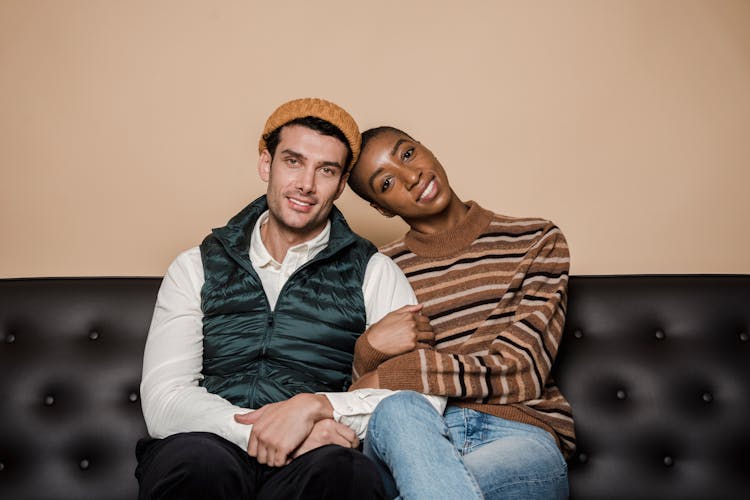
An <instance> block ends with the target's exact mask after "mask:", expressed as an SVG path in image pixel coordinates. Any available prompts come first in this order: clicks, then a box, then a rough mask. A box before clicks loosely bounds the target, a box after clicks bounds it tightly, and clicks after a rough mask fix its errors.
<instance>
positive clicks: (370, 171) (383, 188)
mask: <svg viewBox="0 0 750 500" xmlns="http://www.w3.org/2000/svg"><path fill="white" fill-rule="evenodd" d="M352 176H353V182H354V183H355V184H356V185H358V186H359V187H360V189H362V190H363V191H364V192H365V193H366V194H367V196H369V198H370V200H371V205H372V206H373V207H375V208H376V209H378V210H379V211H380V212H381V213H382V214H383V215H387V216H392V215H398V216H401V217H402V218H403V219H404V220H405V221H406V222H408V223H410V221H412V222H413V221H418V220H424V219H428V218H430V217H431V216H434V215H437V214H440V213H442V212H443V211H444V210H445V209H446V208H447V207H448V206H449V204H450V202H451V197H452V191H451V187H450V185H449V184H448V177H447V176H446V174H445V170H444V169H443V166H442V165H441V164H440V162H439V161H438V160H437V158H435V155H433V154H432V151H430V150H429V149H427V148H426V147H425V146H423V145H422V144H420V143H419V142H417V141H415V140H414V139H411V138H410V137H408V136H406V135H404V134H400V133H396V132H391V131H386V132H383V133H381V134H380V135H378V136H376V137H374V138H372V139H370V141H369V142H368V143H367V146H366V147H365V149H364V150H363V151H362V153H361V155H360V159H359V162H358V163H357V167H356V168H355V169H354V172H352Z"/></svg>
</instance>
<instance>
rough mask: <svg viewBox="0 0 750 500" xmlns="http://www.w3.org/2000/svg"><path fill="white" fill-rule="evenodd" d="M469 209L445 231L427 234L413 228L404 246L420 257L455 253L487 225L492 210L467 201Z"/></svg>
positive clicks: (490, 218)
mask: <svg viewBox="0 0 750 500" xmlns="http://www.w3.org/2000/svg"><path fill="white" fill-rule="evenodd" d="M466 206H467V207H469V210H468V211H467V212H466V215H465V217H464V218H463V219H462V220H461V221H460V222H459V223H458V224H456V226H455V227H453V228H451V229H448V230H446V231H443V232H440V233H435V234H427V233H419V232H417V231H414V230H413V229H412V230H410V231H409V232H408V233H406V236H405V243H406V246H407V247H408V248H409V250H411V251H412V252H414V253H415V254H417V255H419V256H420V257H448V256H451V255H454V254H457V253H459V252H461V251H462V250H464V249H465V248H466V247H468V246H469V245H471V244H472V242H473V241H474V240H476V239H477V238H478V237H479V235H480V234H482V232H483V231H484V230H485V229H486V228H487V226H489V224H490V221H491V220H492V212H490V211H489V210H485V209H484V208H482V207H480V206H479V205H478V204H477V203H476V202H474V201H467V202H466Z"/></svg>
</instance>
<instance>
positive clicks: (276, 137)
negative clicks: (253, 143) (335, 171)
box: [263, 116, 352, 172]
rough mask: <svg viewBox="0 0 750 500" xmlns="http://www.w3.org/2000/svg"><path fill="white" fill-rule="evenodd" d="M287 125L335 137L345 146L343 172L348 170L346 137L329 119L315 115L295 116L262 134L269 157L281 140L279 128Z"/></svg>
mask: <svg viewBox="0 0 750 500" xmlns="http://www.w3.org/2000/svg"><path fill="white" fill-rule="evenodd" d="M288 125H302V126H303V127H307V128H309V129H311V130H314V131H316V132H318V133H319V134H321V135H327V136H329V137H335V138H336V139H338V140H339V141H341V142H342V143H344V146H346V165H343V167H344V172H347V171H349V166H350V164H351V162H352V148H351V146H350V145H349V141H348V140H347V139H346V136H345V135H344V133H343V132H342V131H341V130H340V129H339V128H338V127H337V126H336V125H334V124H332V123H331V122H329V121H326V120H323V119H322V118H318V117H317V116H305V117H304V118H295V119H294V120H292V121H290V122H287V123H285V124H284V125H281V126H280V127H276V128H275V129H273V130H272V131H270V132H269V133H267V134H265V135H264V136H263V140H264V141H266V147H267V148H268V152H269V153H271V158H272V159H273V156H274V155H275V154H276V148H277V147H278V145H279V141H280V140H281V129H283V128H284V127H286V126H288Z"/></svg>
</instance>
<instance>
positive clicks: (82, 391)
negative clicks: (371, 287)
mask: <svg viewBox="0 0 750 500" xmlns="http://www.w3.org/2000/svg"><path fill="white" fill-rule="evenodd" d="M159 283H160V280H159V279H158V278H58V279H17V280H16V279H5V280H0V405H2V406H1V407H2V411H0V498H2V499H7V500H11V499H71V500H72V499H75V500H85V499H92V500H106V499H134V498H136V492H137V484H136V480H135V478H134V476H133V470H134V468H135V457H134V453H133V450H134V446H135V443H136V441H137V440H138V438H139V437H141V436H143V435H144V434H145V432H146V430H145V425H144V423H143V418H142V416H141V410H140V401H139V395H138V385H139V380H140V373H141V372H140V370H141V361H142V355H143V345H144V341H145V338H146V332H147V330H148V325H149V322H150V319H151V313H152V310H153V305H154V301H155V298H156V292H157V290H158V287H159ZM555 376H556V378H557V380H558V382H559V384H560V386H561V387H562V389H563V391H564V392H565V394H566V395H567V396H568V398H569V399H570V401H571V403H572V405H573V410H574V412H575V418H576V427H577V431H578V436H579V450H578V453H577V454H576V455H575V456H574V457H572V458H571V460H570V461H569V466H570V483H571V498H573V499H607V498H623V499H635V498H642V499H656V498H665V499H669V498H679V499H688V498H695V499H730V498H750V425H749V424H748V422H750V276H748V275H743V276H608V277H573V278H571V281H570V298H569V302H568V320H567V324H566V330H565V338H564V342H563V345H562V348H561V351H560V354H559V357H558V360H557V363H556V367H555Z"/></svg>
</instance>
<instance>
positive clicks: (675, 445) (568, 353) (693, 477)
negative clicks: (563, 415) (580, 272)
mask: <svg viewBox="0 0 750 500" xmlns="http://www.w3.org/2000/svg"><path fill="white" fill-rule="evenodd" d="M555 376H556V378H557V381H558V382H559V384H560V387H561V389H562V391H563V393H564V394H565V395H566V397H568V399H569V400H570V402H571V404H572V406H573V414H574V417H575V422H576V430H577V433H578V452H577V454H576V456H575V457H573V458H572V459H571V460H569V463H568V465H569V473H570V483H571V498H587V499H588V498H590V499H603V498H622V499H634V498H642V499H655V498H659V499H666V498H675V499H677V498H679V499H690V498H695V499H729V498H738V499H739V498H750V425H748V415H750V276H599V277H573V278H571V281H570V287H569V300H568V314H567V320H566V327H565V335H564V341H563V343H562V348H561V350H560V352H559V354H558V358H557V365H556V367H555Z"/></svg>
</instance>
